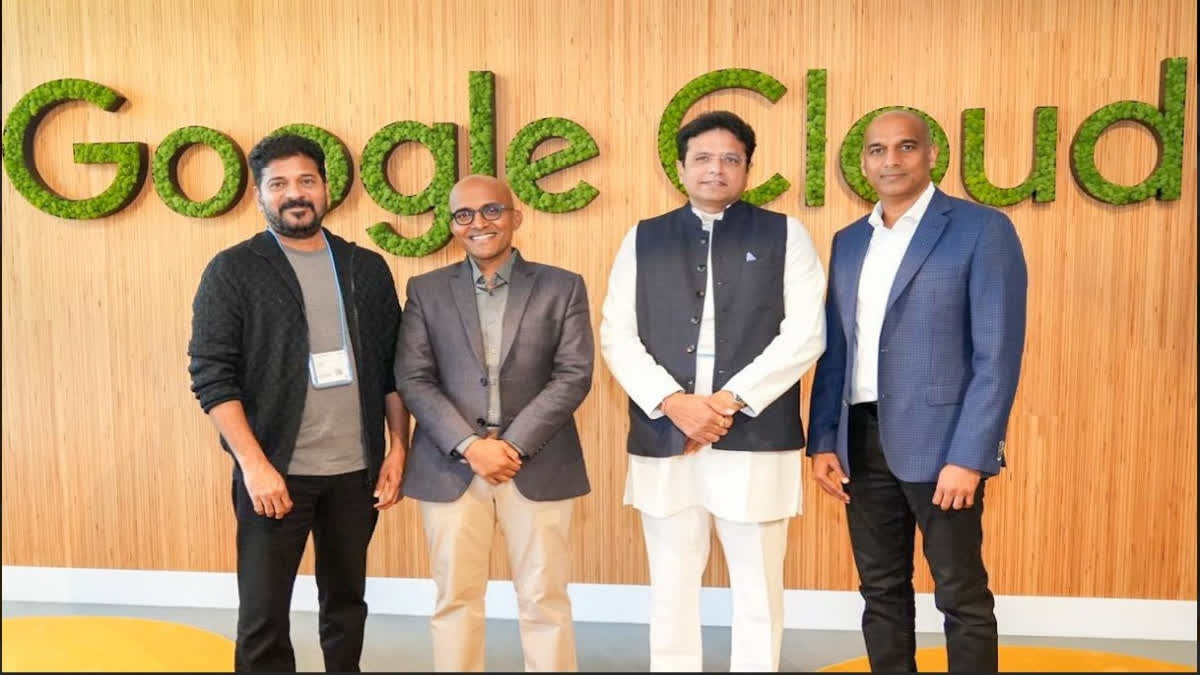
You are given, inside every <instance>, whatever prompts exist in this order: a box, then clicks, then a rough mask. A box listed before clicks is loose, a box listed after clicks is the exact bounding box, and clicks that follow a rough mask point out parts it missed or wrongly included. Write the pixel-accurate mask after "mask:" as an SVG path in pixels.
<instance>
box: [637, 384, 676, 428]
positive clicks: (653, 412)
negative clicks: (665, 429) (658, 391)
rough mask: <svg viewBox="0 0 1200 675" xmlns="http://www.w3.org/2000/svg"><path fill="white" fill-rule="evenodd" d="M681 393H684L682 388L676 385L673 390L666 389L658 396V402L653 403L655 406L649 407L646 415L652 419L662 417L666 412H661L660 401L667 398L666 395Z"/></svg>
mask: <svg viewBox="0 0 1200 675" xmlns="http://www.w3.org/2000/svg"><path fill="white" fill-rule="evenodd" d="M682 393H684V390H683V389H679V388H678V387H676V388H675V389H674V390H672V391H668V392H667V393H665V394H663V395H662V396H659V397H658V403H657V404H655V406H654V407H653V408H651V409H650V410H649V411H647V412H646V416H647V417H649V418H650V419H652V420H656V419H658V418H660V417H662V416H663V415H665V414H666V413H664V412H663V409H662V402H663V401H665V400H667V397H668V396H670V395H672V394H682Z"/></svg>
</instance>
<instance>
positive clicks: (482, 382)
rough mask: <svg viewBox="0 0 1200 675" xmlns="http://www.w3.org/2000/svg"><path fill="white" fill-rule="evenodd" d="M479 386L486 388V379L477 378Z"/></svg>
mask: <svg viewBox="0 0 1200 675" xmlns="http://www.w3.org/2000/svg"><path fill="white" fill-rule="evenodd" d="M479 384H482V385H483V386H485V387H486V386H487V378H486V377H481V378H479Z"/></svg>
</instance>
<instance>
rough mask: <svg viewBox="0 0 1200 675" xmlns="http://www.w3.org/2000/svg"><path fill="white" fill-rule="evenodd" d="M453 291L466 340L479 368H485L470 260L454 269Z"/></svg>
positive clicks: (481, 334)
mask: <svg viewBox="0 0 1200 675" xmlns="http://www.w3.org/2000/svg"><path fill="white" fill-rule="evenodd" d="M450 289H451V291H452V292H453V293H454V304H456V305H458V313H459V315H460V316H461V317H462V322H463V330H464V331H466V333H467V342H469V343H470V344H471V351H472V352H473V353H474V354H475V359H476V360H477V361H478V362H479V366H480V367H481V368H485V369H486V366H485V365H484V364H485V362H484V360H483V330H482V329H481V328H480V326H479V305H478V304H477V303H476V302H475V279H473V278H471V262H470V261H469V260H466V259H464V260H463V261H462V263H460V264H459V266H458V267H457V268H455V271H454V279H453V281H452V282H451V284H450Z"/></svg>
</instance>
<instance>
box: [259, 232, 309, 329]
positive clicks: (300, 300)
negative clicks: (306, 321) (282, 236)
mask: <svg viewBox="0 0 1200 675" xmlns="http://www.w3.org/2000/svg"><path fill="white" fill-rule="evenodd" d="M280 246H281V244H280V243H279V242H278V241H275V235H273V234H271V233H270V232H259V233H258V234H257V235H255V237H254V238H253V239H251V240H250V249H251V250H252V251H254V252H255V253H257V254H259V255H261V256H262V257H264V258H266V259H267V262H268V263H270V264H271V267H273V268H274V269H275V271H276V272H277V273H278V274H279V276H280V277H281V278H282V279H283V283H284V285H285V286H287V289H288V290H289V291H291V293H292V297H293V298H295V299H296V304H297V305H299V306H300V309H301V311H303V310H304V294H303V293H301V292H300V280H299V279H297V278H296V271H295V270H293V269H292V264H291V263H289V262H288V259H287V256H286V255H284V253H283V249H282V248H280Z"/></svg>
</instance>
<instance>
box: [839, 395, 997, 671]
mask: <svg viewBox="0 0 1200 675" xmlns="http://www.w3.org/2000/svg"><path fill="white" fill-rule="evenodd" d="M848 433H849V437H848V439H847V440H848V442H849V454H850V472H851V476H850V483H849V485H848V486H847V487H846V492H847V494H849V495H850V503H849V504H847V505H846V516H847V520H848V521H849V524H850V544H851V546H852V547H853V549H854V563H855V565H856V566H857V567H858V576H859V578H860V580H861V583H862V585H861V586H860V591H861V592H862V596H863V600H864V601H865V604H866V607H865V609H864V611H863V619H862V627H863V638H864V639H865V641H866V644H867V658H868V660H869V661H870V663H871V670H873V671H903V672H915V671H916V669H917V663H916V636H915V630H916V626H915V615H916V608H915V601H914V597H913V585H912V577H913V547H914V541H915V534H914V526H916V527H920V528H921V535H922V536H923V537H924V553H925V560H926V561H928V562H929V569H930V572H932V574H933V581H934V603H935V604H936V605H937V608H938V609H939V610H941V611H942V613H943V614H944V615H945V617H946V621H945V630H946V651H947V655H948V657H949V667H950V670H951V671H974V672H993V673H994V672H996V671H997V669H998V664H997V642H998V641H997V635H996V616H995V613H994V612H993V608H994V605H995V601H994V600H993V598H992V593H991V591H989V590H988V576H987V570H985V569H984V566H983V557H982V554H981V547H982V544H983V527H982V522H981V521H982V516H983V492H984V485H983V483H984V481H980V484H979V490H978V492H977V493H976V494H975V505H974V506H972V507H971V508H969V509H962V510H959V511H955V510H953V509H951V510H949V511H942V510H941V507H939V506H936V505H935V504H933V503H932V500H933V492H934V488H935V487H936V483H906V482H904V481H902V480H900V479H898V478H896V477H895V476H894V475H893V474H892V472H891V470H890V469H889V468H888V465H887V460H886V459H885V458H884V455H883V447H882V445H881V444H880V440H879V419H878V415H877V411H876V407H875V404H873V403H862V404H857V405H853V406H851V407H850V419H849V429H848Z"/></svg>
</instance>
